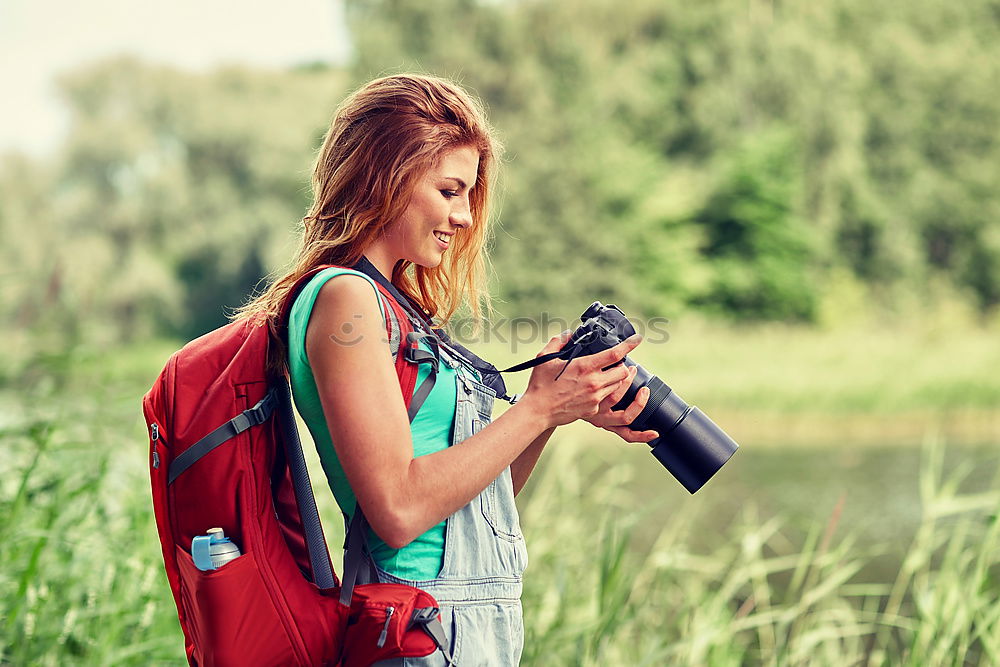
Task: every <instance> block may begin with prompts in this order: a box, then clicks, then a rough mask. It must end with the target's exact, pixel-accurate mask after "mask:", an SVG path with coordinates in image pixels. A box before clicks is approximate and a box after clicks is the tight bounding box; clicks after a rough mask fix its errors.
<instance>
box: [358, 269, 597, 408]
mask: <svg viewBox="0 0 1000 667" xmlns="http://www.w3.org/2000/svg"><path fill="white" fill-rule="evenodd" d="M351 268H353V269H354V270H355V271H360V272H361V273H364V274H365V275H367V276H368V277H369V278H371V279H372V280H374V281H375V282H377V283H378V284H379V285H381V286H382V287H384V288H385V289H386V291H387V292H389V294H391V295H392V296H393V298H395V299H396V301H398V302H399V305H401V306H402V307H403V309H404V310H405V311H406V312H407V313H408V314H409V315H410V319H411V320H413V323H414V324H415V325H416V326H419V327H420V328H421V329H423V334H424V336H425V340H428V339H430V338H434V339H436V340H437V343H438V344H439V345H440V346H441V347H444V348H446V349H447V350H449V351H450V352H451V353H452V354H454V355H456V356H458V357H461V358H462V359H464V360H465V361H467V362H468V363H469V365H470V366H472V367H473V368H475V369H476V370H477V371H479V374H480V376H481V377H482V379H483V383H484V384H486V386H488V387H489V388H490V389H492V390H493V391H494V392H496V395H497V398H499V399H501V400H504V401H507V402H508V403H511V404H513V403H516V402H517V399H518V396H517V395H516V394H515V395H514V396H509V395H508V394H507V385H506V383H505V382H504V381H503V377H501V375H500V374H501V373H516V372H518V371H523V370H527V369H529V368H534V367H535V366H539V365H541V364H544V363H545V362H547V361H552V360H553V359H563V360H565V361H566V363H565V364H564V365H563V367H562V369H561V370H560V371H559V375H556V380H558V379H559V378H560V376H562V374H563V372H564V371H565V370H566V369H567V368H568V367H569V364H570V362H571V361H573V360H574V359H576V358H577V357H578V356H580V355H581V353H582V352H583V351H584V347H585V344H586V343H587V341H588V340H589V338H590V336H592V335H593V334H592V333H589V332H588V333H587V334H585V335H584V336H583V337H581V338H580V339H579V340H577V341H575V342H574V343H573V344H572V345H567V346H566V347H564V348H563V349H561V350H559V351H558V352H550V353H548V354H543V355H542V356H540V357H535V358H534V359H530V360H528V361H524V362H522V363H520V364H516V365H514V366H511V367H510V368H504V369H502V370H498V369H497V367H496V366H494V365H493V364H491V363H490V362H488V361H486V360H485V359H482V358H480V357H478V356H477V355H476V354H475V353H474V352H472V351H471V350H469V349H468V348H466V347H465V346H463V345H460V344H459V343H456V342H455V341H453V340H452V339H451V337H450V336H449V335H448V334H447V333H445V331H444V330H443V329H436V328H434V325H433V323H432V322H431V320H430V318H428V317H427V315H426V314H425V313H423V312H422V311H421V310H420V309H419V308H417V306H416V305H415V304H414V303H413V302H412V301H411V300H410V298H409V297H408V296H406V295H405V294H403V293H402V292H400V291H399V289H398V288H397V287H396V286H395V285H393V284H392V283H391V282H390V281H389V280H388V279H387V278H386V277H385V276H383V275H382V272H381V271H379V270H378V269H377V268H375V265H374V264H372V263H371V261H369V260H368V258H367V257H364V256H362V257H361V259H360V260H358V261H357V263H355V265H354V266H353V267H351ZM612 365H614V364H612ZM432 375H433V374H432ZM430 387H433V383H431V385H430V386H429V387H428V388H427V393H430ZM424 398H426V396H424Z"/></svg>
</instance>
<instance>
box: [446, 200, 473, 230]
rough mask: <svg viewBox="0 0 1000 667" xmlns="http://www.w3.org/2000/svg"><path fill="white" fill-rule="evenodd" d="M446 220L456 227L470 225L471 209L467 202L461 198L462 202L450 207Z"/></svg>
mask: <svg viewBox="0 0 1000 667" xmlns="http://www.w3.org/2000/svg"><path fill="white" fill-rule="evenodd" d="M448 221H449V222H450V223H451V224H453V225H455V226H456V227H462V228H466V227H470V226H472V210H471V209H470V208H469V202H468V201H466V200H464V199H463V201H462V203H460V204H458V205H457V206H455V207H454V208H452V209H451V215H449V216H448Z"/></svg>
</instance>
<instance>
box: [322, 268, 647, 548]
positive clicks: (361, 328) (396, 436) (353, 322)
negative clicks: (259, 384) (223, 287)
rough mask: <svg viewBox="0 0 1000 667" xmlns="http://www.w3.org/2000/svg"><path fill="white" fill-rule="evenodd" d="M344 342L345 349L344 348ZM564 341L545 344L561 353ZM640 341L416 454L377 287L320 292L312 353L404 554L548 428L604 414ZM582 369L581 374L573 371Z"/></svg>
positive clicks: (342, 445) (363, 479)
mask: <svg viewBox="0 0 1000 667" xmlns="http://www.w3.org/2000/svg"><path fill="white" fill-rule="evenodd" d="M345 341H346V342H345ZM561 342H562V341H561V339H559V338H557V339H553V340H552V341H550V342H549V345H548V346H547V347H552V350H553V351H554V350H556V349H558V346H560V345H561ZM637 344H638V340H634V341H632V342H631V343H629V344H626V343H623V344H622V345H620V346H617V347H615V348H612V350H608V351H607V352H605V353H601V354H598V355H593V356H592V357H588V358H587V359H586V360H583V359H581V360H578V362H579V363H576V362H575V363H574V364H573V366H571V367H570V368H569V369H567V371H566V373H564V374H563V376H562V377H561V378H560V379H559V381H558V382H553V381H552V380H553V379H554V377H555V374H556V373H558V371H559V368H558V367H556V365H554V364H542V365H541V366H538V367H536V368H535V369H534V370H533V372H532V377H531V380H529V386H528V390H527V391H526V392H525V395H524V397H523V398H522V399H521V400H520V401H519V402H518V404H517V405H514V406H512V407H511V408H510V409H509V410H507V411H506V412H505V413H504V414H503V415H501V416H500V417H499V418H498V419H497V420H496V421H495V422H493V423H492V424H490V425H488V426H487V427H486V428H484V429H483V430H481V431H480V432H478V433H476V434H475V435H473V436H472V437H470V438H468V439H467V440H465V441H463V442H461V443H458V444H456V445H455V446H452V447H448V448H447V449H444V450H441V451H439V452H435V453H433V454H429V455H427V456H421V457H418V458H414V457H413V443H412V441H411V439H410V427H409V421H408V420H407V417H406V408H405V405H404V403H403V400H402V396H401V395H400V392H399V381H398V379H397V377H396V372H395V368H394V366H393V362H392V352H391V350H390V349H389V345H388V342H387V341H386V336H385V327H384V326H383V323H382V316H381V314H380V309H379V306H378V302H377V300H376V299H373V298H372V292H371V286H370V285H369V284H368V283H367V282H366V281H365V280H364V279H363V278H360V277H356V276H339V277H337V278H333V279H332V280H330V281H329V282H327V283H326V284H325V285H324V286H323V288H322V289H321V290H320V294H319V296H318V297H317V300H316V304H315V306H314V308H313V313H312V317H311V318H310V321H309V326H308V329H307V332H306V351H307V356H308V358H309V363H310V366H311V367H312V370H313V376H314V377H315V378H316V387H317V390H318V392H319V397H320V401H321V403H322V404H323V413H324V416H325V417H326V423H327V426H328V428H329V429H330V434H331V436H332V440H333V444H334V448H335V450H336V452H337V457H338V458H339V460H340V463H341V465H342V466H343V468H344V472H345V474H346V475H347V480H348V482H349V483H350V485H351V488H352V489H353V491H354V494H355V496H356V497H357V499H358V502H359V503H360V504H361V506H362V507H363V508H364V511H365V516H366V517H367V518H368V521H369V523H370V524H371V526H372V528H373V529H374V530H375V532H376V533H377V534H378V535H379V537H381V538H382V540H383V541H385V543H386V544H388V545H389V546H390V547H392V548H401V547H402V546H404V545H406V544H408V543H409V542H411V541H412V540H413V539H414V538H416V537H417V536H418V535H420V534H422V533H423V532H425V531H426V530H428V529H429V528H430V527H432V526H434V525H435V524H437V523H439V522H440V521H442V520H443V519H444V518H445V517H447V516H449V515H451V514H453V513H454V512H455V511H457V510H458V509H459V508H461V507H462V506H464V505H466V504H467V503H468V502H469V501H471V500H472V499H473V498H474V497H476V496H477V495H478V494H479V493H480V492H481V491H482V490H483V489H484V488H486V486H487V485H488V484H489V483H490V482H492V481H493V480H494V479H496V477H497V476H498V475H499V474H500V473H501V472H503V470H504V468H506V467H507V466H509V465H510V464H511V463H512V462H513V461H514V460H515V459H517V458H518V456H520V455H521V454H522V453H523V452H524V451H525V449H527V448H528V447H529V445H531V444H532V443H533V442H535V441H536V439H537V438H539V436H540V435H542V434H543V433H544V432H545V431H546V430H548V429H549V428H551V427H554V426H556V425H558V424H562V423H568V422H570V421H573V420H575V419H577V418H579V417H581V416H585V415H590V414H596V412H597V410H598V407H599V405H600V402H601V400H602V399H603V398H604V397H606V396H607V395H608V394H609V393H610V392H611V391H613V390H615V389H616V388H617V387H618V385H619V384H620V383H621V382H622V381H623V380H624V379H625V378H626V377H627V371H626V370H625V369H624V368H623V367H616V368H614V369H609V370H608V371H604V372H602V371H601V367H602V366H607V365H608V364H610V363H614V361H615V360H617V359H620V358H623V357H624V356H625V355H626V354H628V352H629V351H630V350H631V349H632V348H634V347H635V345H637ZM574 367H575V368H574Z"/></svg>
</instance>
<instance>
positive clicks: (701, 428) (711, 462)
mask: <svg viewBox="0 0 1000 667" xmlns="http://www.w3.org/2000/svg"><path fill="white" fill-rule="evenodd" d="M580 319H581V321H582V322H583V324H581V325H580V326H579V327H578V328H577V329H576V331H574V332H573V335H572V336H571V337H570V340H569V342H567V343H566V345H564V346H563V350H566V349H567V348H572V347H578V348H579V349H578V350H577V352H576V354H574V355H573V356H586V355H591V354H596V353H598V352H602V351H604V350H607V349H608V348H611V347H614V346H615V345H617V344H619V343H621V342H622V341H624V340H625V339H626V338H628V337H630V336H632V335H633V334H634V333H635V328H634V327H633V326H632V323H631V322H629V320H628V318H627V317H626V316H625V313H623V312H622V311H621V309H619V308H618V307H617V306H615V305H613V304H608V305H607V306H605V305H603V304H602V303H601V302H600V301H595V302H594V303H592V304H591V305H590V307H589V308H587V310H585V311H584V313H583V315H581V316H580ZM620 363H624V364H625V365H626V366H635V367H636V374H635V378H634V379H633V380H632V384H631V386H630V387H629V388H628V391H626V392H625V395H624V396H623V397H622V399H621V400H620V401H619V402H618V403H616V404H615V405H614V406H613V407H612V408H611V409H612V410H624V409H625V408H627V407H628V406H629V405H631V403H632V401H633V400H634V399H635V395H636V393H638V391H639V390H640V389H642V388H643V387H647V386H648V387H649V399H648V400H647V401H646V406H645V407H644V408H643V410H642V412H641V413H640V414H639V416H638V417H636V418H635V420H633V421H632V422H631V423H630V424H629V427H630V428H632V429H635V430H637V431H643V430H646V429H651V430H654V431H656V432H657V433H659V437H658V438H656V439H655V440H653V441H652V442H650V443H649V446H650V447H651V448H652V452H651V453H652V454H653V456H654V457H656V460H658V461H659V462H660V463H661V464H662V465H663V466H664V467H665V468H666V469H667V470H668V471H669V472H670V474H671V475H673V476H674V477H675V478H676V479H677V481H679V482H680V483H681V484H682V485H684V488H686V489H687V490H688V491H689V492H690V493H694V492H695V491H697V490H698V489H700V488H701V487H702V486H704V484H705V483H706V482H707V481H708V480H709V479H711V478H712V476H713V475H715V473H716V472H718V471H719V469H720V468H722V466H723V465H725V463H726V461H728V460H729V459H730V457H732V455H733V454H734V453H735V452H736V450H737V449H738V448H739V445H737V444H736V442H735V441H734V440H733V439H732V438H730V437H729V435H727V434H726V432H725V431H723V430H722V429H721V428H719V427H718V426H717V425H716V424H715V422H713V421H712V420H711V419H709V418H708V415H706V414H705V413H704V412H702V411H701V410H699V409H698V408H696V407H694V406H691V405H688V404H687V403H685V402H684V400H683V399H682V398H681V397H680V396H678V395H677V393H676V392H675V391H673V390H672V389H671V388H670V387H669V386H667V385H666V383H664V382H663V380H661V379H660V378H658V377H656V376H655V375H653V374H652V373H650V372H649V371H647V370H646V369H644V368H643V367H642V366H639V365H638V364H636V363H635V362H633V361H632V360H631V359H629V358H628V357H625V359H623V360H622V362H620Z"/></svg>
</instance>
